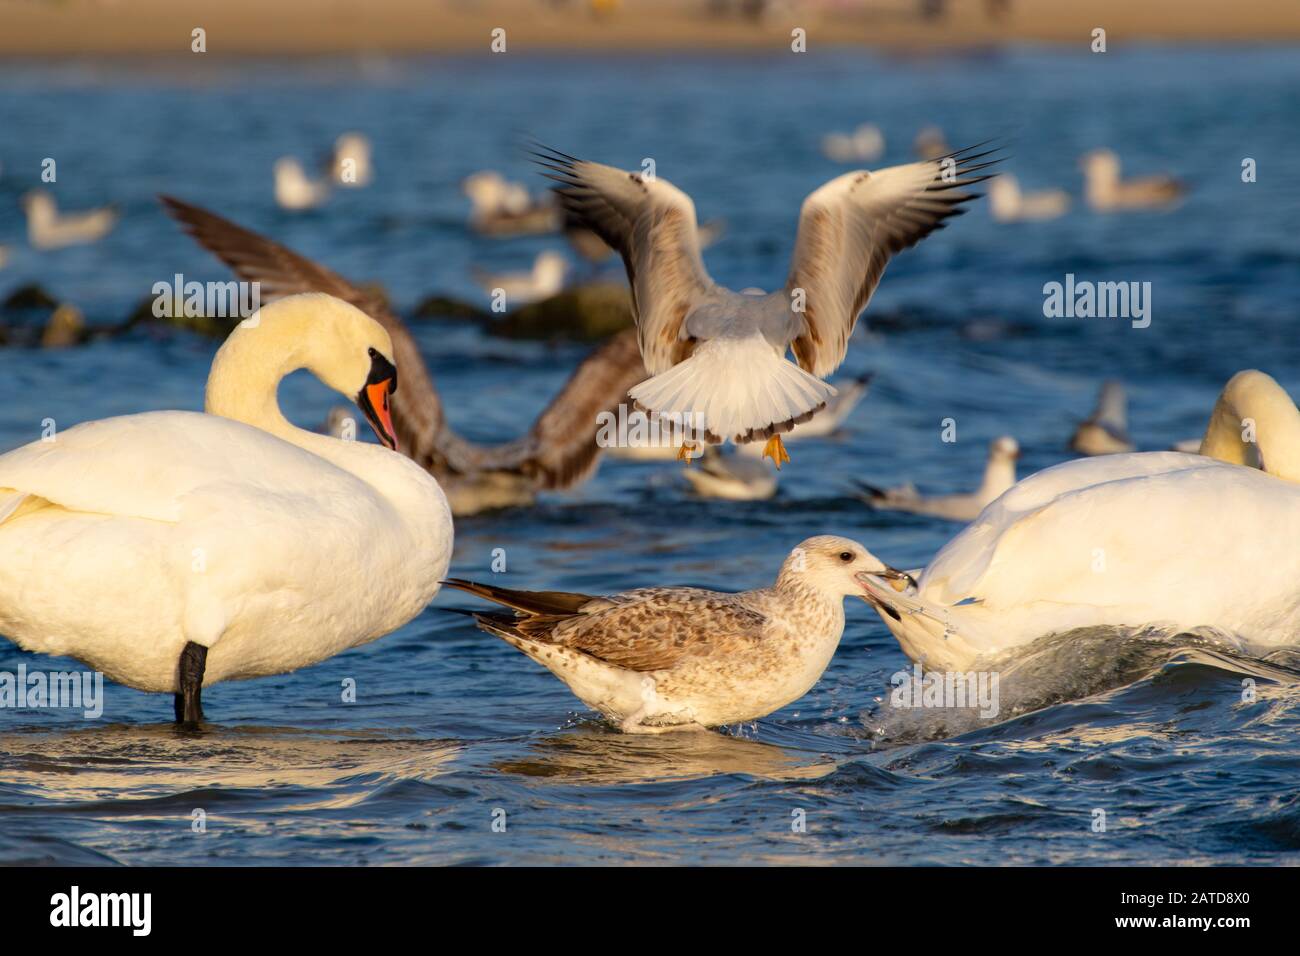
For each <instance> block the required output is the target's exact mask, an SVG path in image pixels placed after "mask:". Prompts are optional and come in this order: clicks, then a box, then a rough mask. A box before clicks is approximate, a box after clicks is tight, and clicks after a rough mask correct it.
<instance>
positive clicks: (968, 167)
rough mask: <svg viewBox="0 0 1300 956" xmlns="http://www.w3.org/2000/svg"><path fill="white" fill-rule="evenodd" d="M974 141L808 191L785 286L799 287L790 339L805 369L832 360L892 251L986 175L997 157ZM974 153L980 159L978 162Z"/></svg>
mask: <svg viewBox="0 0 1300 956" xmlns="http://www.w3.org/2000/svg"><path fill="white" fill-rule="evenodd" d="M983 145H986V144H979V145H977V146H971V147H968V148H966V149H959V150H957V151H955V152H953V153H949V154H948V155H946V156H940V157H938V158H937V159H931V160H925V161H923V162H919V163H909V164H907V165H904V166H891V167H889V168H887V169H880V170H876V171H874V172H872V171H868V170H865V169H860V170H855V171H853V172H850V173H845V174H844V175H842V176H837V177H836V178H835V179H832V180H831V181H830V182H828V183H826V184H825V185H824V186H822V187H821V188H820V189H817V190H815V191H814V192H812V193H810V194H809V195H808V198H807V199H805V200H804V203H803V208H802V209H800V211H799V232H798V235H797V237H796V239H795V248H794V256H793V258H792V260H791V262H790V275H789V278H788V279H787V280H786V292H787V294H789V295H791V296H793V295H794V292H795V290H796V289H799V290H802V291H803V320H804V321H803V330H802V332H801V334H799V335H798V336H797V337H796V338H795V340H794V341H793V342H792V343H791V348H792V350H793V351H794V354H795V358H796V359H797V360H798V362H799V365H800V367H801V368H803V369H804V370H805V371H808V372H811V373H812V374H814V375H817V376H819V377H823V378H824V377H825V376H827V375H829V374H830V373H831V372H833V371H835V369H836V368H837V367H839V364H840V362H842V361H843V360H844V353H845V352H846V351H847V349H848V342H849V336H850V335H852V334H853V327H854V325H855V324H856V323H857V320H858V316H859V315H860V314H861V313H862V310H863V309H865V308H866V307H867V303H869V302H870V301H871V295H872V293H873V292H875V290H876V286H877V285H879V284H880V277H881V276H882V275H884V272H885V266H887V265H888V264H889V260H890V258H891V257H892V256H894V255H896V254H897V253H898V252H900V251H902V250H903V249H907V248H910V247H911V246H914V245H916V244H917V243H918V242H920V241H921V240H922V239H924V238H925V237H926V236H928V235H929V234H930V233H932V232H934V231H935V230H936V229H942V228H944V224H945V223H944V221H945V220H947V219H949V218H951V217H953V216H959V215H961V214H962V213H963V212H965V209H963V208H962V204H963V203H967V202H970V201H971V200H972V199H976V198H978V197H979V194H978V193H975V192H971V191H968V188H967V187H970V186H974V185H976V184H978V183H981V182H984V181H985V180H987V179H991V178H992V175H993V174H987V173H986V174H982V175H976V174H977V173H980V172H981V171H982V170H985V169H988V168H989V167H990V166H992V165H994V164H995V163H997V162H1000V159H999V158H993V159H989V158H988V157H990V156H991V155H992V154H993V153H994V152H996V151H997V150H996V148H995V149H991V150H986V151H983V152H979V149H980V147H981V146H983ZM978 160H985V161H984V162H978Z"/></svg>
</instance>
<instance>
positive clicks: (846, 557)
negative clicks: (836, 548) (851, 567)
mask: <svg viewBox="0 0 1300 956" xmlns="http://www.w3.org/2000/svg"><path fill="white" fill-rule="evenodd" d="M840 560H841V561H843V562H844V563H845V564H848V563H849V562H850V561H852V560H853V552H852V551H841V552H840Z"/></svg>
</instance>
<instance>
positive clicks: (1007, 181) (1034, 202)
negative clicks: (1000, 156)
mask: <svg viewBox="0 0 1300 956" xmlns="http://www.w3.org/2000/svg"><path fill="white" fill-rule="evenodd" d="M1069 209H1070V194H1069V193H1067V192H1066V191H1065V190H1064V189H1040V190H1038V191H1037V192H1029V193H1026V192H1021V190H1020V183H1019V182H1018V181H1017V180H1016V177H1014V176H1008V175H1006V174H1003V175H1001V176H998V177H996V178H994V179H993V180H991V181H990V182H989V212H990V213H991V214H992V216H993V218H994V219H996V220H997V221H998V222H1038V221H1042V220H1045V219H1056V218H1058V217H1060V216H1063V215H1065V214H1066V212H1068V211H1069Z"/></svg>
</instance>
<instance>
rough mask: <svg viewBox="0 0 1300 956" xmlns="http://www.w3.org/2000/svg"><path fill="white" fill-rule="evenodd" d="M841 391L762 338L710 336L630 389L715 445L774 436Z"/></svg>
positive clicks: (640, 401) (643, 405) (644, 405)
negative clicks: (707, 339)
mask: <svg viewBox="0 0 1300 956" xmlns="http://www.w3.org/2000/svg"><path fill="white" fill-rule="evenodd" d="M834 394H835V389H834V388H833V387H832V386H831V385H828V384H827V383H826V382H823V381H822V380H821V379H819V378H817V377H816V376H815V375H810V374H808V373H807V372H805V371H804V370H803V369H801V368H800V367H799V366H798V365H795V364H794V363H793V362H791V361H790V360H788V359H786V358H785V357H783V356H781V355H779V354H777V352H776V350H775V349H773V348H772V346H770V345H768V344H767V342H765V341H764V340H763V339H762V337H761V336H754V337H752V338H746V339H711V340H709V341H707V342H705V343H704V344H702V345H701V346H699V347H698V348H696V350H695V352H694V354H692V355H691V356H690V358H687V359H685V360H684V361H681V362H678V363H677V364H676V365H674V366H673V367H672V368H670V369H668V371H666V372H661V373H660V374H658V375H656V376H654V377H653V378H649V379H646V380H645V381H644V382H642V383H641V384H640V385H637V386H636V387H635V388H633V389H632V390H631V391H629V392H628V395H630V396H631V398H632V400H633V401H634V402H635V403H636V404H637V406H638V407H639V408H640V409H641V410H642V411H644V412H646V413H647V414H649V415H657V416H659V419H660V421H661V422H670V423H672V424H673V425H674V426H677V427H679V428H680V429H682V430H683V431H684V432H686V433H687V437H702V438H703V439H704V440H705V441H707V442H710V443H712V444H721V443H722V442H724V441H727V440H728V439H730V440H731V441H733V442H735V443H737V444H744V443H746V442H751V441H756V440H758V439H766V438H771V437H772V436H774V435H779V434H781V433H782V432H788V431H789V430H790V429H792V428H793V427H794V426H795V425H798V424H800V423H802V422H806V421H808V420H809V419H810V418H812V417H813V416H814V415H816V414H817V413H818V412H820V411H821V410H822V409H823V408H825V407H826V402H827V401H828V400H829V399H830V398H831V397H832V396H833V395H834Z"/></svg>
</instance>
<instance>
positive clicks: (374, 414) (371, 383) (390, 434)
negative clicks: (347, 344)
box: [357, 349, 397, 451]
mask: <svg viewBox="0 0 1300 956" xmlns="http://www.w3.org/2000/svg"><path fill="white" fill-rule="evenodd" d="M396 391H397V369H396V368H394V367H393V363H392V362H390V361H388V359H386V358H384V357H383V356H382V355H380V354H379V353H378V352H377V351H375V350H374V349H371V350H370V377H369V378H367V379H366V384H365V385H364V386H363V387H362V389H361V391H360V392H358V393H357V407H358V408H360V409H361V411H362V413H363V414H364V415H365V416H366V421H368V422H370V427H371V428H373V429H374V430H375V435H377V436H378V437H379V440H380V441H381V442H383V443H384V445H385V446H386V447H388V448H391V449H392V450H393V451H397V430H396V429H395V428H393V412H392V407H391V406H390V405H389V402H388V396H389V395H391V394H393V393H394V392H396Z"/></svg>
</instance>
